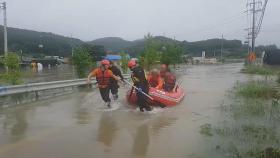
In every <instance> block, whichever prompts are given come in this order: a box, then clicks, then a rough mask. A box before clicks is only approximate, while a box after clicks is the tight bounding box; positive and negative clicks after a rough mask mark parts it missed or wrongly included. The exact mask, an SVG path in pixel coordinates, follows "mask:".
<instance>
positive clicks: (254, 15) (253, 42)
mask: <svg viewBox="0 0 280 158" xmlns="http://www.w3.org/2000/svg"><path fill="white" fill-rule="evenodd" d="M252 12H253V23H252V52H255V42H256V32H255V31H256V29H255V28H256V0H253V11H252Z"/></svg>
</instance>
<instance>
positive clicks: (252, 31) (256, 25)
mask: <svg viewBox="0 0 280 158" xmlns="http://www.w3.org/2000/svg"><path fill="white" fill-rule="evenodd" d="M267 3H268V0H249V1H248V4H247V8H248V9H247V13H248V15H249V14H250V15H252V21H251V22H249V23H250V25H252V26H249V28H247V29H246V30H247V31H248V32H249V33H248V45H249V46H251V48H249V53H255V47H256V38H257V36H258V34H259V33H260V30H261V26H262V22H263V18H264V14H265V10H266V6H267Z"/></svg>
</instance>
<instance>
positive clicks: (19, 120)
mask: <svg viewBox="0 0 280 158" xmlns="http://www.w3.org/2000/svg"><path fill="white" fill-rule="evenodd" d="M27 127H28V122H27V120H26V111H25V110H21V111H16V112H15V122H14V125H13V127H12V128H11V135H12V136H13V137H12V139H13V141H16V140H19V139H22V138H23V137H24V134H25V131H26V129H27Z"/></svg>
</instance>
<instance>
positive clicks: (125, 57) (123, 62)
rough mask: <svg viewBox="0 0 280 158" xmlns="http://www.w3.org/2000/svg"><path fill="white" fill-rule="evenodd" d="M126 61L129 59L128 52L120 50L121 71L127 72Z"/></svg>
mask: <svg viewBox="0 0 280 158" xmlns="http://www.w3.org/2000/svg"><path fill="white" fill-rule="evenodd" d="M128 61H129V56H128V54H126V53H124V52H122V53H121V68H122V71H123V73H127V70H128V67H127V64H128Z"/></svg>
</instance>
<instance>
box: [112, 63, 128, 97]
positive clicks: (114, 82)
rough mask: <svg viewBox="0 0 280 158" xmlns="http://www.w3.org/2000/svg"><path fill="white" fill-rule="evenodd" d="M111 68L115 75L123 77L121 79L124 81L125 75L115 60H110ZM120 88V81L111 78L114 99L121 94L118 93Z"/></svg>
mask: <svg viewBox="0 0 280 158" xmlns="http://www.w3.org/2000/svg"><path fill="white" fill-rule="evenodd" d="M109 70H111V71H112V72H113V74H114V75H115V76H118V77H120V78H121V80H122V81H123V82H124V78H123V75H122V73H121V70H120V69H119V68H118V67H117V66H116V65H115V64H114V62H113V61H110V68H109ZM119 88H120V86H119V84H118V81H117V80H115V79H113V78H111V81H110V90H111V93H112V95H113V98H114V100H117V99H118V97H119V95H118V89H119Z"/></svg>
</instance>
